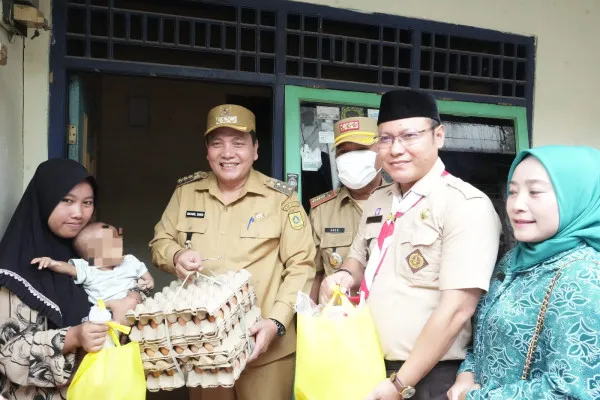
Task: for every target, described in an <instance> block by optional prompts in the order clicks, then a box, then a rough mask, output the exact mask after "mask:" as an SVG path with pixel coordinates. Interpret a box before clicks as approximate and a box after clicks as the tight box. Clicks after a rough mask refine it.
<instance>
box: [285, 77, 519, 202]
mask: <svg viewBox="0 0 600 400" xmlns="http://www.w3.org/2000/svg"><path fill="white" fill-rule="evenodd" d="M380 100H381V94H377V93H365V92H351V91H345V90H331V89H315V88H307V87H302V86H286V87H285V131H284V132H285V137H284V141H285V146H284V148H285V154H284V175H283V176H284V177H287V176H288V174H290V173H292V174H298V197H300V198H302V159H301V156H300V147H301V145H302V141H301V140H300V135H301V134H300V105H301V103H302V102H312V103H322V104H336V105H337V104H340V105H352V106H358V107H368V108H376V109H379V102H380ZM437 102H438V108H439V111H440V114H445V115H454V116H459V117H482V118H494V119H506V120H510V121H512V122H513V123H514V126H515V140H516V148H517V153H518V152H519V151H521V150H523V149H528V148H529V146H530V144H529V132H528V129H527V109H526V108H525V107H518V106H503V105H498V104H486V103H471V102H464V101H447V100H438V101H437Z"/></svg>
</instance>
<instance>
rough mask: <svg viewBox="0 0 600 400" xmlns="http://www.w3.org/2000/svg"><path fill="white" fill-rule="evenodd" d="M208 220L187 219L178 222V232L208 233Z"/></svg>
mask: <svg viewBox="0 0 600 400" xmlns="http://www.w3.org/2000/svg"><path fill="white" fill-rule="evenodd" d="M207 229H208V220H206V219H204V218H202V219H198V218H186V219H183V220H181V221H179V222H177V231H178V232H191V233H206V230H207Z"/></svg>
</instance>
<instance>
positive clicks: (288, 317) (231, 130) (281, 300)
mask: <svg viewBox="0 0 600 400" xmlns="http://www.w3.org/2000/svg"><path fill="white" fill-rule="evenodd" d="M205 136H206V147H207V159H208V162H209V164H210V167H211V170H212V172H208V173H207V172H196V173H194V174H192V175H189V176H187V177H185V178H182V179H180V180H179V181H178V185H177V188H176V189H175V193H174V194H173V196H172V197H171V200H170V201H169V204H168V205H167V208H166V210H165V211H164V213H163V215H162V218H161V220H160V222H158V224H156V227H155V233H154V239H152V241H151V242H150V247H151V249H152V260H153V263H154V264H155V265H156V266H158V267H159V268H161V269H162V270H164V271H167V272H170V273H173V274H175V275H177V276H178V277H179V278H181V279H185V277H186V276H187V275H188V274H189V273H190V272H195V271H198V270H199V269H200V268H204V269H207V270H210V272H211V273H214V274H222V273H224V272H226V271H231V270H233V271H237V270H240V269H243V268H245V269H247V270H248V272H250V273H251V274H252V284H253V285H254V288H255V290H256V294H257V297H258V306H259V307H260V308H261V311H262V315H263V320H261V321H260V322H258V323H256V324H255V325H254V326H252V327H251V329H250V332H251V334H252V335H256V344H255V349H254V352H253V353H252V355H251V356H250V358H249V363H248V366H247V367H246V370H245V371H244V372H243V373H242V374H241V376H240V378H239V380H237V381H236V383H235V387H234V389H223V388H218V389H210V390H202V389H192V390H190V398H192V399H203V400H207V399H210V400H213V399H236V398H237V399H238V400H251V399H264V400H281V399H290V398H291V397H292V386H293V378H294V361H295V357H294V352H295V346H296V330H295V324H294V321H293V319H294V305H295V302H296V296H297V294H298V291H301V290H303V288H304V287H305V285H307V284H308V285H310V284H311V282H312V279H313V278H314V275H315V267H314V259H315V250H314V243H313V240H312V230H311V228H310V225H309V222H308V219H307V216H306V213H305V212H304V210H303V208H302V206H301V205H300V202H299V200H298V197H297V196H296V194H295V193H294V190H293V187H291V186H289V185H287V184H285V183H283V182H280V181H278V180H276V179H272V178H269V177H268V176H265V175H263V174H261V173H260V172H258V171H256V170H254V169H253V168H252V164H253V163H254V161H256V159H257V158H258V153H257V150H258V143H257V140H256V133H255V119H254V114H252V112H250V111H249V110H247V109H246V108H244V107H240V106H237V105H222V106H218V107H215V108H213V109H212V110H211V111H210V112H209V114H208V123H207V130H206V133H205ZM267 379H268V380H269V381H267ZM236 396H237V397H236Z"/></svg>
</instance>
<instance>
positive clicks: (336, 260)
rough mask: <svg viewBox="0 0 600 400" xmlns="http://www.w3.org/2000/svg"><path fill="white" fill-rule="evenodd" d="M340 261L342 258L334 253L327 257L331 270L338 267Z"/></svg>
mask: <svg viewBox="0 0 600 400" xmlns="http://www.w3.org/2000/svg"><path fill="white" fill-rule="evenodd" d="M342 261H343V260H342V256H340V255H339V254H338V253H336V252H333V253H331V255H330V256H329V264H331V266H332V267H333V268H337V267H339V266H340V264H341V263H342Z"/></svg>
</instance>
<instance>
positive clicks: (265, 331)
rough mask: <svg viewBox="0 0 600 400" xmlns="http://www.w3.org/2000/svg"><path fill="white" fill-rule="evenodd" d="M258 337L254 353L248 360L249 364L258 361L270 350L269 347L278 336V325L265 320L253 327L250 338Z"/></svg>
mask: <svg viewBox="0 0 600 400" xmlns="http://www.w3.org/2000/svg"><path fill="white" fill-rule="evenodd" d="M255 335H256V343H254V351H253V352H252V354H250V358H248V363H251V362H252V361H254V360H256V359H257V358H258V357H259V356H260V355H261V354H263V353H264V352H265V351H267V349H268V348H269V345H270V344H271V342H272V341H273V339H275V337H276V336H277V325H276V324H275V322H273V321H271V320H270V319H263V320H260V321H258V322H257V323H255V324H254V325H252V328H250V336H255Z"/></svg>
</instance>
